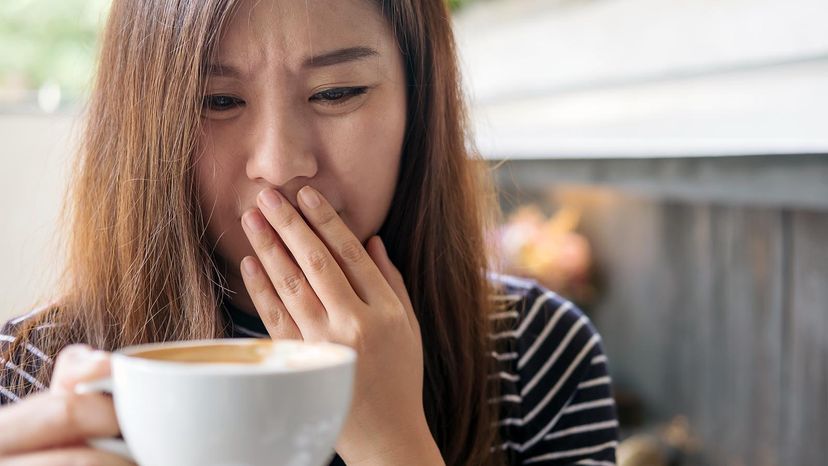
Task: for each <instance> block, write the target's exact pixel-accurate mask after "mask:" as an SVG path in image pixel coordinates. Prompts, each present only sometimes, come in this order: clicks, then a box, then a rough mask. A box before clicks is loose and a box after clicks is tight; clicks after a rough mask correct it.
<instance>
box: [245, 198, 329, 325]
mask: <svg viewBox="0 0 828 466" xmlns="http://www.w3.org/2000/svg"><path fill="white" fill-rule="evenodd" d="M242 224H243V225H244V231H245V233H246V234H247V238H248V239H249V240H250V244H251V245H253V249H254V250H255V251H256V255H257V256H258V258H259V263H260V264H261V265H262V268H263V270H264V272H265V275H266V276H267V277H268V280H269V281H270V286H272V287H273V288H274V289H275V291H276V293H277V295H278V297H279V299H280V300H281V301H282V303H283V304H284V306H285V308H286V309H287V310H288V311H289V313H290V314H291V316H292V317H293V320H294V321H295V322H296V325H297V326H298V328H299V329H300V330H301V331H302V332H303V333H302V334H303V335H305V336H307V335H308V334H307V333H306V331H308V330H310V329H311V328H313V327H315V326H317V325H319V324H322V323H326V322H327V319H328V315H327V313H326V312H325V309H324V307H323V306H322V303H321V302H319V298H317V296H316V293H314V291H313V288H311V286H310V284H309V283H308V281H307V279H306V277H305V274H304V273H302V270H301V269H300V268H299V266H298V265H296V263H295V262H294V261H293V259H291V257H290V254H289V253H288V251H287V250H286V249H285V247H284V245H283V244H282V242H281V240H280V239H279V238H278V237H277V236H276V232H275V231H273V228H271V226H270V225H269V224H268V222H267V220H266V219H265V218H264V217H263V216H262V213H261V212H260V211H259V210H258V209H252V210H249V211H247V212H245V214H244V215H243V216H242ZM257 310H259V309H258V308H257ZM264 317H265V316H262V319H263V320H264Z"/></svg>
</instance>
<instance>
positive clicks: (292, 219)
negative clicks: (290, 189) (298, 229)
mask: <svg viewBox="0 0 828 466" xmlns="http://www.w3.org/2000/svg"><path fill="white" fill-rule="evenodd" d="M298 220H299V215H297V214H296V212H289V213H285V214H283V215H282V216H280V217H279V219H278V220H277V221H276V223H277V224H278V226H279V228H280V229H283V228H290V227H292V226H293V225H294V224H295V223H296V222H297V221H298Z"/></svg>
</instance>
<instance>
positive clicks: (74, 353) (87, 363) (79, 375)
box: [49, 345, 111, 393]
mask: <svg viewBox="0 0 828 466" xmlns="http://www.w3.org/2000/svg"><path fill="white" fill-rule="evenodd" d="M110 367H111V366H110V355H109V353H107V352H105V351H95V350H93V349H92V347H91V346H89V345H70V346H67V347H66V348H64V349H63V350H62V351H61V352H60V353H58V356H57V359H56V361H55V369H54V371H53V372H52V382H51V386H50V387H49V390H50V391H52V392H60V393H72V392H73V391H74V389H75V385H77V384H78V383H81V382H89V381H92V380H97V379H101V378H104V377H108V376H109V374H110V372H111V370H110Z"/></svg>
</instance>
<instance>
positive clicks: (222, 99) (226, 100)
mask: <svg viewBox="0 0 828 466" xmlns="http://www.w3.org/2000/svg"><path fill="white" fill-rule="evenodd" d="M242 106H244V101H243V100H241V99H239V98H236V97H231V96H229V95H207V96H204V99H203V101H202V108H203V109H204V110H211V111H215V112H223V111H226V110H232V109H234V108H236V107H242Z"/></svg>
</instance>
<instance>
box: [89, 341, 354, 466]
mask: <svg viewBox="0 0 828 466" xmlns="http://www.w3.org/2000/svg"><path fill="white" fill-rule="evenodd" d="M263 341H265V342H268V343H270V340H257V339H221V340H200V341H190V342H174V343H159V344H149V345H139V346H132V347H128V348H124V349H121V350H119V351H116V352H115V353H113V354H112V377H111V378H109V379H102V380H98V381H94V382H91V383H85V384H80V385H78V387H77V388H76V391H77V392H78V393H90V392H108V393H112V396H113V401H114V404H115V412H116V416H117V418H118V424H119V426H120V428H121V434H122V436H123V438H124V440H125V441H126V442H125V443H124V442H123V441H121V440H118V439H93V440H90V444H92V445H93V446H94V447H96V448H100V449H104V450H108V451H111V452H114V453H118V454H121V455H123V456H126V457H128V458H130V459H131V460H133V461H135V462H137V463H138V464H140V465H141V466H170V465H176V466H190V465H192V466H242V465H245V466H259V465H262V466H264V465H268V466H271V465H280V466H322V465H325V464H327V463H328V462H329V461H330V460H331V458H332V456H333V453H334V449H333V447H334V444H335V443H336V439H337V437H338V435H339V432H340V430H341V428H342V425H343V423H344V421H345V417H346V416H347V414H348V411H349V408H350V404H351V396H352V390H353V379H354V371H355V365H356V352H355V351H354V350H353V349H351V348H349V347H347V346H343V345H338V344H333V343H307V342H302V341H298V340H274V341H272V345H273V346H272V354H270V355H269V356H268V358H270V359H267V360H266V361H264V362H262V363H255V364H242V363H214V362H208V363H204V362H201V363H192V362H178V361H169V360H157V359H147V358H146V357H140V356H138V355H139V354H144V355H146V354H147V351H150V350H155V349H166V348H187V347H195V346H202V345H228V344H229V345H256V344H258V345H261V343H262V342H263Z"/></svg>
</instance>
